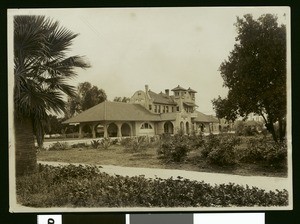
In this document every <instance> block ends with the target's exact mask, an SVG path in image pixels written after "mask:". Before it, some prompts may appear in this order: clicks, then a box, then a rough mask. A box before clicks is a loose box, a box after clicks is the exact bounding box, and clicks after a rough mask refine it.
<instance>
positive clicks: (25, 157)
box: [15, 117, 37, 176]
mask: <svg viewBox="0 0 300 224" xmlns="http://www.w3.org/2000/svg"><path fill="white" fill-rule="evenodd" d="M15 153H16V154H15V155H16V158H15V159H16V175H17V176H20V175H24V174H29V173H33V172H34V171H35V169H36V164H37V159H36V149H35V146H34V138H33V126H32V121H31V119H30V118H25V117H24V118H23V119H22V120H18V119H15Z"/></svg>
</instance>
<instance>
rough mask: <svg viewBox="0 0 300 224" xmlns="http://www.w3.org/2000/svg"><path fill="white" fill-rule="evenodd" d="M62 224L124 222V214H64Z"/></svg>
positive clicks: (122, 223) (113, 223)
mask: <svg viewBox="0 0 300 224" xmlns="http://www.w3.org/2000/svg"><path fill="white" fill-rule="evenodd" d="M62 223H63V224H83V223H87V224H125V214H97V215H96V214H77V215H72V214H64V215H63V218H62Z"/></svg>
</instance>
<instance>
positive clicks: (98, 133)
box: [94, 123, 104, 138]
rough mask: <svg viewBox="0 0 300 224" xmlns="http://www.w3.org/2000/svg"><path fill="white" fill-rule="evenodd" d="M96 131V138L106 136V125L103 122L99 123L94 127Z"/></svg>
mask: <svg viewBox="0 0 300 224" xmlns="http://www.w3.org/2000/svg"><path fill="white" fill-rule="evenodd" d="M94 131H95V135H96V136H95V137H96V138H101V137H104V126H103V124H101V123H98V124H96V125H95V127H94Z"/></svg>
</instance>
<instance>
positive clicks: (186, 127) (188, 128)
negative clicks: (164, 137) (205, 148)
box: [185, 121, 190, 134]
mask: <svg viewBox="0 0 300 224" xmlns="http://www.w3.org/2000/svg"><path fill="white" fill-rule="evenodd" d="M185 130H186V134H190V123H189V122H188V121H187V122H186V123H185Z"/></svg>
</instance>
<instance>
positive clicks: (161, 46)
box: [8, 7, 290, 114]
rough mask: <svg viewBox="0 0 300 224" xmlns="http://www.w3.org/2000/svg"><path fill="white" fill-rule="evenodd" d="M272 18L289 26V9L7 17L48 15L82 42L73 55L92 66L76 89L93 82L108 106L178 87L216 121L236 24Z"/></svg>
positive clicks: (104, 10)
mask: <svg viewBox="0 0 300 224" xmlns="http://www.w3.org/2000/svg"><path fill="white" fill-rule="evenodd" d="M247 13H250V14H252V15H253V16H254V18H258V17H259V16H261V15H262V14H266V13H272V14H276V15H277V16H278V20H279V23H283V24H286V23H288V20H289V15H290V14H289V8H288V7H236V8H234V7H206V8H204V7H193V8H190V7H179V8H98V9H96V8H93V9H19V10H16V9H15V10H11V11H9V12H8V16H12V15H17V14H23V15H24V14H25V15H45V16H47V17H50V18H52V19H53V20H57V21H59V22H60V25H61V26H64V27H66V28H68V29H70V30H71V31H73V32H75V33H79V36H78V37H76V39H75V40H74V42H73V45H72V47H71V49H70V51H69V52H68V54H69V55H81V56H84V57H85V58H86V60H87V61H88V62H89V63H90V64H91V68H88V69H86V70H81V69H78V70H77V72H78V76H77V77H76V78H75V79H73V80H71V81H70V83H71V84H73V85H76V86H77V85H78V83H81V82H85V81H87V82H90V83H92V84H93V85H95V86H97V87H99V88H102V89H104V90H105V92H106V94H107V96H108V100H111V101H112V100H113V99H114V97H116V96H121V97H123V96H126V97H131V96H132V95H133V94H134V92H135V91H137V90H144V89H145V85H148V86H149V88H150V90H152V91H154V92H156V93H159V92H161V91H162V92H164V91H165V89H172V88H174V87H176V86H178V85H180V86H182V87H184V88H189V87H190V88H192V89H194V90H196V91H197V94H196V104H197V105H198V108H197V110H198V111H201V112H203V113H206V114H215V112H214V110H213V107H212V103H211V100H212V99H214V98H217V97H218V96H219V95H220V96H221V97H225V96H226V95H227V91H228V90H227V89H226V88H224V87H223V80H222V77H221V74H220V72H219V67H220V65H221V63H222V62H223V61H225V60H226V59H227V58H228V56H229V53H230V51H232V50H233V47H234V44H235V37H236V36H237V32H236V29H235V26H234V23H235V22H236V18H237V16H239V17H242V16H243V15H245V14H247Z"/></svg>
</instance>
